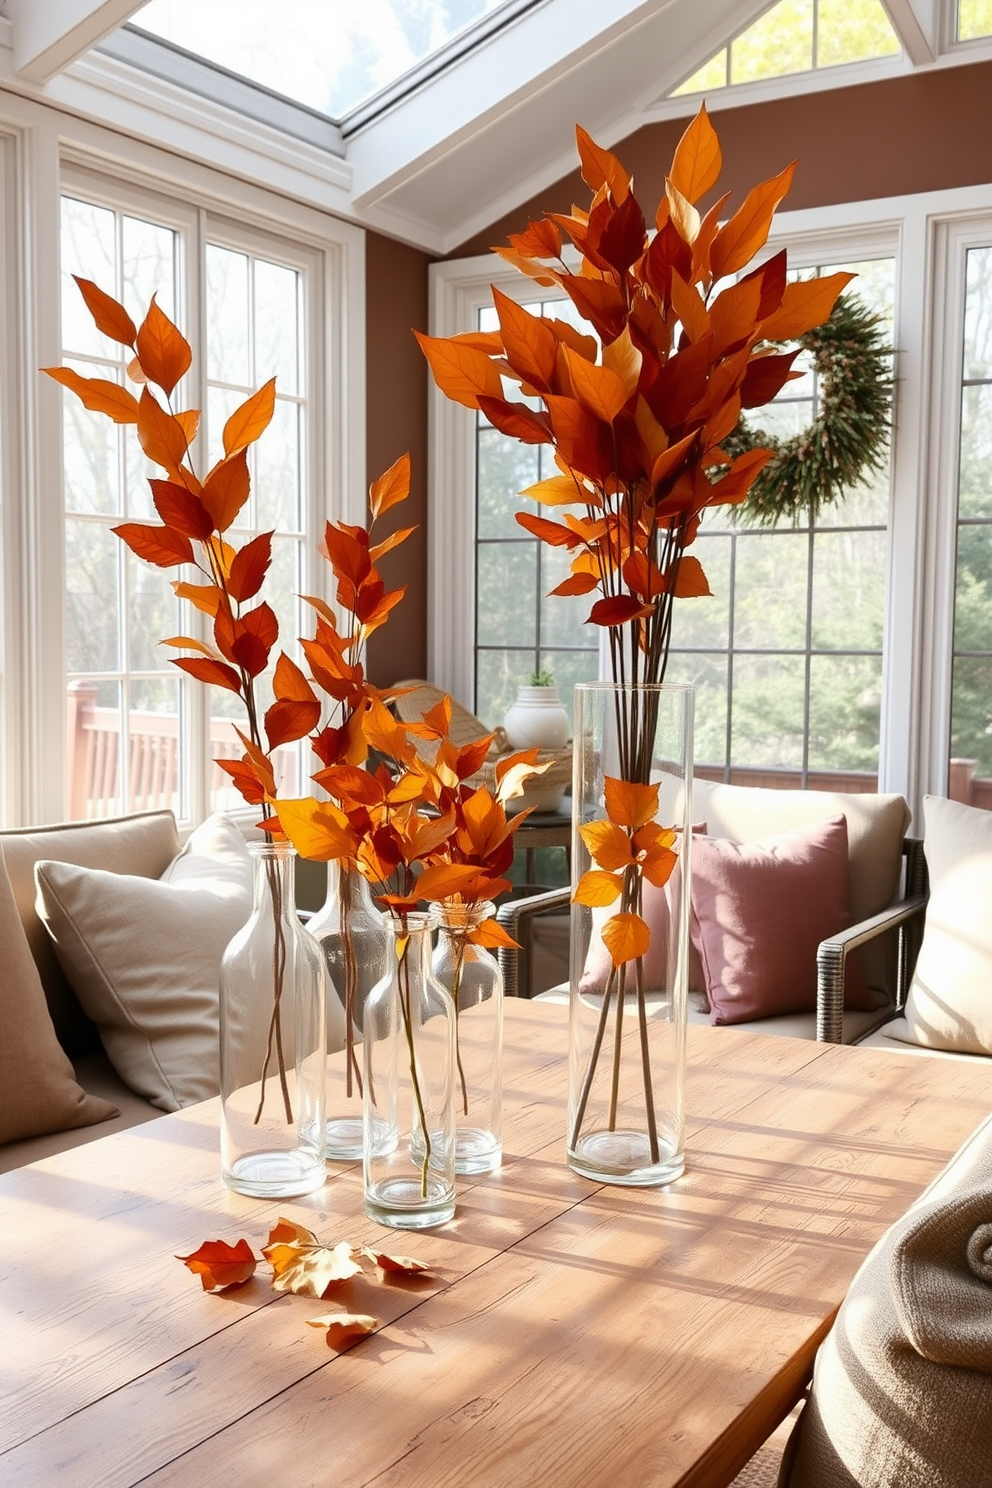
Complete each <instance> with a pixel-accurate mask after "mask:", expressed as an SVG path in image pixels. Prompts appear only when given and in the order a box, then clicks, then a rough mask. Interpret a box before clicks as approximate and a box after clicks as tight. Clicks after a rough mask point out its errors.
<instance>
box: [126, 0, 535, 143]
mask: <svg viewBox="0 0 992 1488" xmlns="http://www.w3.org/2000/svg"><path fill="white" fill-rule="evenodd" d="M511 5H512V0H293V4H292V5H285V4H283V5H279V6H277V7H276V8H275V10H273V6H272V3H271V0H238V4H237V6H232V5H231V4H229V3H220V4H219V3H217V0H148V4H146V5H144V6H143V7H142V9H141V10H140V11H138V12H137V13H136V14H135V15H134V16H133V18H132V24H133V25H135V26H137V27H139V28H140V29H141V30H142V31H147V32H149V33H150V34H151V35H153V36H156V37H158V38H160V39H161V40H163V41H167V42H170V43H171V44H172V45H173V46H177V47H181V48H182V49H183V50H184V51H187V52H191V53H192V54H193V55H194V56H196V57H200V58H202V59H203V60H205V61H207V62H211V63H214V64H215V65H218V66H221V67H223V68H225V69H226V70H227V71H228V72H232V73H235V74H236V75H238V76H241V77H244V78H247V79H248V80H249V81H251V82H253V83H257V84H260V85H261V86H262V87H264V88H268V89H270V90H271V91H272V92H273V93H279V94H281V95H282V96H283V97H284V98H289V99H291V100H292V101H293V102H294V103H301V104H304V105H305V106H306V107H307V108H310V109H314V110H316V112H318V113H321V114H325V115H327V116H328V117H329V118H332V119H340V118H342V117H343V116H344V115H345V114H347V113H348V112H349V111H350V110H351V109H353V108H355V107H356V106H357V105H358V104H360V103H362V102H364V101H365V100H366V99H368V98H370V97H372V96H373V95H374V94H376V93H379V92H381V91H382V89H383V88H387V87H389V86H390V85H391V84H392V83H394V82H396V81H397V79H399V78H400V77H402V76H403V74H404V73H406V72H408V71H409V70H410V69H411V68H413V67H416V66H417V65H418V64H420V63H422V62H424V61H425V60H427V59H428V58H430V57H432V56H434V55H435V54H436V53H437V52H438V51H439V50H441V49H442V48H443V47H445V46H446V44H447V43H448V42H450V41H451V40H452V39H453V38H455V37H457V36H459V35H461V34H462V33H464V32H465V31H466V30H467V29H468V28H469V27H471V26H473V25H474V24H475V23H477V22H478V21H480V20H481V19H482V18H483V17H485V16H487V15H489V14H491V13H493V12H497V11H500V10H503V9H506V8H508V7H509V6H511ZM514 8H517V7H514ZM232 12H236V15H232Z"/></svg>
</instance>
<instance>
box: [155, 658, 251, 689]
mask: <svg viewBox="0 0 992 1488" xmlns="http://www.w3.org/2000/svg"><path fill="white" fill-rule="evenodd" d="M172 665H173V666H176V667H178V668H179V670H180V671H181V672H186V673H187V674H188V675H189V676H190V677H195V678H196V679H197V681H198V682H207V683H209V684H210V686H212V687H223V688H225V689H226V690H227V691H228V692H237V693H240V692H241V678H240V677H239V676H238V674H237V672H236V671H235V670H234V668H233V667H230V666H228V665H227V663H226V662H224V661H213V660H211V658H210V657H208V656H179V657H176V658H175V659H174V660H173V663H172Z"/></svg>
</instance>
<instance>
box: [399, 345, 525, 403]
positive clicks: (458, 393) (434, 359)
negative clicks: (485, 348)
mask: <svg viewBox="0 0 992 1488" xmlns="http://www.w3.org/2000/svg"><path fill="white" fill-rule="evenodd" d="M414 335H415V336H416V338H417V340H418V341H419V343H420V347H421V350H422V351H423V353H424V355H425V356H426V358H427V361H428V363H429V365H430V369H431V372H432V373H433V374H434V381H435V382H436V383H437V385H438V387H439V388H440V389H441V391H442V393H444V395H445V396H446V397H448V398H451V399H452V401H453V402H455V403H461V404H462V405H463V406H464V407H465V408H478V406H479V398H480V397H486V398H501V397H502V395H503V384H502V382H501V381H500V376H499V373H498V371H497V370H496V367H495V365H494V364H493V362H491V361H490V359H489V358H488V357H487V356H486V355H485V354H484V353H483V352H481V351H473V349H472V348H471V347H470V346H462V345H458V344H457V343H456V344H454V345H452V343H451V342H450V341H446V340H445V339H444V338H443V337H440V336H425V335H423V334H422V333H421V332H420V331H414Z"/></svg>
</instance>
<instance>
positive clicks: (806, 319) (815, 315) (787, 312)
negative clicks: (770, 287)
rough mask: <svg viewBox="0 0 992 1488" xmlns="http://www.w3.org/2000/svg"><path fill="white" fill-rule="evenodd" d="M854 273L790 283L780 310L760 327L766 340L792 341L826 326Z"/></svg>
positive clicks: (761, 334)
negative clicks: (821, 326) (824, 324)
mask: <svg viewBox="0 0 992 1488" xmlns="http://www.w3.org/2000/svg"><path fill="white" fill-rule="evenodd" d="M853 278H854V275H853V274H848V273H846V272H841V273H838V274H824V275H823V276H822V277H821V278H819V279H800V280H799V281H798V282H797V283H795V284H787V285H786V287H785V292H784V293H783V295H782V302H781V304H780V305H779V307H778V309H777V310H775V311H773V312H772V314H771V315H769V316H767V317H766V318H765V319H764V320H763V321H762V322H761V324H760V325H759V327H758V333H759V335H760V336H761V339H762V340H763V341H792V340H796V339H797V338H798V337H799V336H804V335H805V334H806V332H807V331H809V330H812V328H813V327H814V326H818V325H822V324H823V322H824V321H825V320H827V319H828V317H829V315H830V312H831V311H832V310H833V308H834V305H835V303H836V301H837V299H838V296H839V295H840V294H841V292H842V291H843V289H844V286H845V285H847V284H850V282H851V280H852V279H853Z"/></svg>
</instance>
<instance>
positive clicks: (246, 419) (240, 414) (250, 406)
mask: <svg viewBox="0 0 992 1488" xmlns="http://www.w3.org/2000/svg"><path fill="white" fill-rule="evenodd" d="M275 408H276V380H275V378H274V377H270V378H269V380H268V382H266V383H264V384H263V385H262V386H261V387H260V388H259V389H258V392H256V393H252V395H251V397H250V398H246V399H245V401H244V402H243V403H242V404H241V406H240V408H236V409H235V410H234V412H233V413H232V414H231V417H230V418H229V419H228V421H227V423H226V424H225V425H224V454H225V455H226V456H228V457H230V456H231V455H234V454H237V452H238V450H243V449H246V448H247V446H248V445H249V444H253V443H254V442H255V440H256V439H257V438H258V437H259V435H260V434H263V433H264V432H265V430H266V429H267V428H268V426H269V424H270V423H271V421H272V415H273V413H275Z"/></svg>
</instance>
